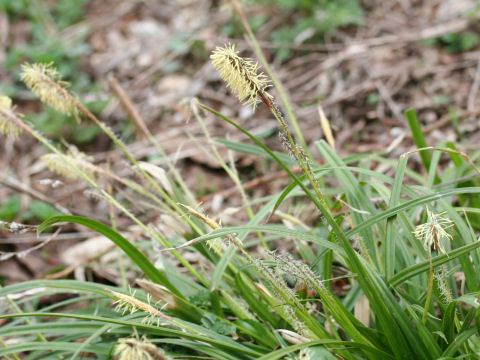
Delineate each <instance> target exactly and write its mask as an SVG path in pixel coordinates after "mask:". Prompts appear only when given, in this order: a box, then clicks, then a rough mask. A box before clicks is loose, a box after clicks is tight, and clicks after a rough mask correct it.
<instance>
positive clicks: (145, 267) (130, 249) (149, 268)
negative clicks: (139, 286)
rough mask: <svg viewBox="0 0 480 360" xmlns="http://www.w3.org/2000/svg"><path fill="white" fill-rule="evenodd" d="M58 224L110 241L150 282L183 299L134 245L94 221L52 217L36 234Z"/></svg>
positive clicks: (75, 217) (68, 216)
mask: <svg viewBox="0 0 480 360" xmlns="http://www.w3.org/2000/svg"><path fill="white" fill-rule="evenodd" d="M59 222H72V223H75V224H79V225H83V226H86V227H88V228H90V229H92V230H94V231H96V232H98V233H99V234H101V235H103V236H105V237H107V238H109V239H110V240H112V241H113V242H114V243H115V244H116V245H117V246H118V247H119V248H121V249H122V250H123V251H124V252H125V254H126V255H127V256H128V257H130V259H132V261H133V262H134V263H135V264H137V265H138V267H140V269H142V271H143V272H144V273H145V276H147V277H148V278H149V279H150V280H152V281H153V282H156V283H157V284H160V285H163V286H165V287H166V288H168V289H169V290H170V291H171V292H173V293H174V294H175V295H177V296H179V297H180V298H183V295H182V294H181V293H180V292H179V291H178V290H177V289H176V288H175V287H174V286H173V284H172V283H171V282H170V280H168V278H167V277H166V275H165V274H163V273H162V272H161V271H160V270H158V269H157V268H156V267H155V266H153V264H152V263H151V262H150V261H149V260H148V259H147V258H146V257H145V255H143V254H142V253H141V252H140V251H139V250H138V249H137V248H136V247H135V246H134V245H132V244H131V243H130V242H129V241H128V240H127V239H125V238H124V237H123V236H122V235H120V234H119V233H117V232H116V231H114V230H112V229H111V228H109V227H108V226H107V225H104V224H102V223H99V222H97V221H95V220H92V219H89V218H86V217H82V216H70V215H64V216H54V217H52V218H49V219H48V220H45V221H44V222H43V223H41V224H40V225H39V226H38V233H39V234H40V233H41V232H42V231H44V230H45V229H46V228H48V227H49V226H51V225H53V224H56V223H59Z"/></svg>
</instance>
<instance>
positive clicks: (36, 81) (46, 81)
mask: <svg viewBox="0 0 480 360" xmlns="http://www.w3.org/2000/svg"><path fill="white" fill-rule="evenodd" d="M20 79H22V81H23V82H24V83H25V85H26V86H27V87H28V88H29V89H30V90H32V91H33V92H34V93H35V95H37V96H38V97H39V98H40V100H41V101H42V102H43V103H45V104H47V105H49V106H51V107H53V108H54V109H55V110H57V111H59V112H61V113H63V114H66V115H72V114H73V115H75V116H77V109H76V107H75V106H74V103H73V98H72V95H70V93H69V92H68V91H67V90H66V87H67V86H68V83H67V82H65V81H62V76H61V75H60V74H59V73H58V72H57V70H56V69H55V68H54V67H53V66H52V63H50V64H23V65H22V73H21V75H20Z"/></svg>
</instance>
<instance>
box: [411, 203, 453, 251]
mask: <svg viewBox="0 0 480 360" xmlns="http://www.w3.org/2000/svg"><path fill="white" fill-rule="evenodd" d="M443 214H444V213H440V214H435V213H434V212H432V211H430V210H429V209H428V208H427V216H428V219H427V222H426V223H425V224H422V225H418V226H417V227H416V229H415V231H414V233H413V234H414V235H415V237H416V238H417V239H419V240H423V247H424V248H425V250H427V251H430V248H431V247H432V245H433V246H434V248H435V250H437V251H439V252H441V253H443V254H446V253H447V252H446V250H445V247H446V245H447V244H448V242H449V241H450V240H452V235H450V234H449V233H447V232H446V231H445V230H446V229H448V228H449V227H451V226H453V223H452V221H451V220H450V219H447V218H445V217H443V216H442V215H443Z"/></svg>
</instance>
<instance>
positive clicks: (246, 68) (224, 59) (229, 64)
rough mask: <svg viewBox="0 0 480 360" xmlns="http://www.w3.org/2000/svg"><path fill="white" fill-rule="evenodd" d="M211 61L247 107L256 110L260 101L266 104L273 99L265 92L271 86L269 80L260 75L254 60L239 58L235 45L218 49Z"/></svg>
mask: <svg viewBox="0 0 480 360" xmlns="http://www.w3.org/2000/svg"><path fill="white" fill-rule="evenodd" d="M210 59H212V64H213V66H214V67H215V68H216V69H217V70H218V72H219V73H220V76H221V78H222V79H223V80H224V81H225V82H226V83H227V84H228V86H229V87H230V89H232V91H233V92H234V93H235V94H236V95H237V97H238V99H239V100H240V101H241V102H244V104H245V105H253V109H254V110H255V108H256V106H257V103H258V101H259V99H261V100H262V101H264V102H265V103H266V104H267V103H270V100H271V99H273V98H272V96H271V95H270V94H268V93H267V92H265V89H266V88H267V87H269V86H270V85H269V81H268V78H267V77H266V76H265V75H264V74H263V73H258V64H257V63H254V62H253V60H252V59H248V58H245V59H244V58H241V57H240V56H238V52H237V51H235V46H234V45H231V44H228V45H226V46H225V47H223V48H222V47H217V48H216V49H215V51H214V52H213V54H212V55H211V56H210ZM267 106H268V104H267ZM270 106H271V105H270Z"/></svg>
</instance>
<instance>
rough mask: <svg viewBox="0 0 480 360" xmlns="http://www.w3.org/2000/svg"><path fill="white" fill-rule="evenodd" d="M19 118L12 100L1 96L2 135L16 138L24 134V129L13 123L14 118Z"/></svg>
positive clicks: (0, 126)
mask: <svg viewBox="0 0 480 360" xmlns="http://www.w3.org/2000/svg"><path fill="white" fill-rule="evenodd" d="M14 117H18V114H16V113H15V108H14V107H12V99H10V98H9V97H7V96H0V133H1V134H3V135H6V136H11V137H13V138H16V137H17V136H18V134H20V133H21V132H22V129H21V128H20V127H18V125H17V124H15V123H14V122H13V118H14Z"/></svg>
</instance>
